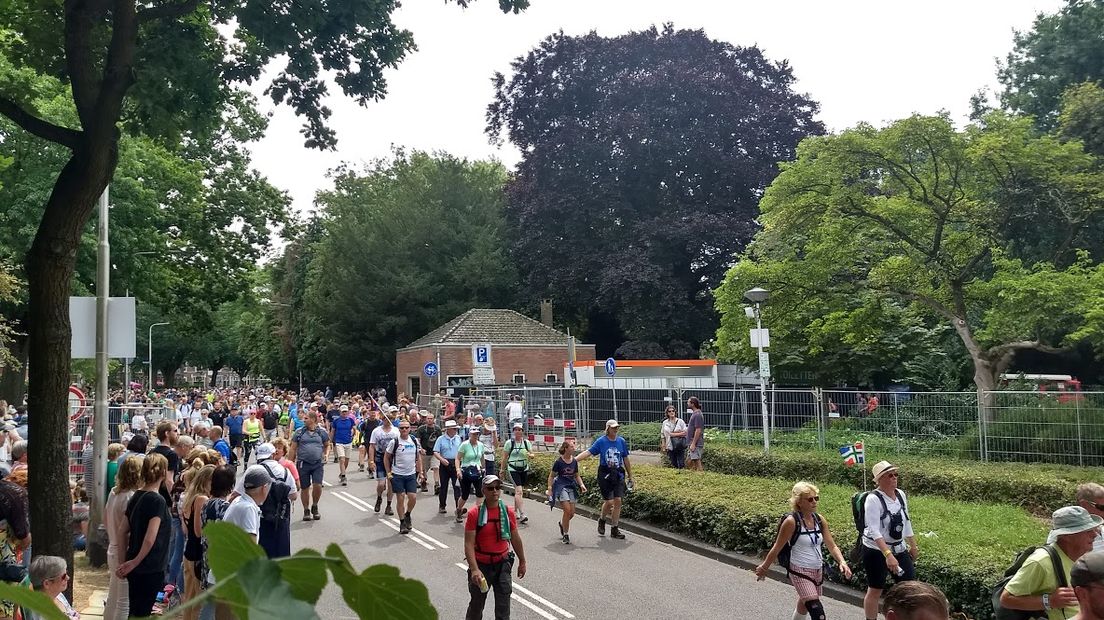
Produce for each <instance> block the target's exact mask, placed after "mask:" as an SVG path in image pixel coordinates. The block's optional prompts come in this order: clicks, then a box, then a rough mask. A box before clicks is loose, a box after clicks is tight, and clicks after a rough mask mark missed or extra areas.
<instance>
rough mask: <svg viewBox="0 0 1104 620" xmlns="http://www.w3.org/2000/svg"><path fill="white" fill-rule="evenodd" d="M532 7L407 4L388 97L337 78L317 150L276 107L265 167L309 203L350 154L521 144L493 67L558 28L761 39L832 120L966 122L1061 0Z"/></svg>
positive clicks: (556, 2) (467, 150)
mask: <svg viewBox="0 0 1104 620" xmlns="http://www.w3.org/2000/svg"><path fill="white" fill-rule="evenodd" d="M532 4H533V6H532V7H531V8H530V9H529V10H528V11H526V12H524V13H522V14H520V15H512V14H511V15H503V14H502V13H501V12H500V11H499V10H498V2H496V1H495V0H479V1H478V2H476V3H475V4H474V5H473V6H472V8H469V9H467V10H464V9H460V8H459V7H457V6H456V5H455V4H447V5H446V4H444V3H443V1H442V0H407V2H406V3H405V6H404V7H403V8H401V9H400V10H399V11H397V12H396V13H395V16H394V19H395V21H396V23H397V24H398V25H400V26H402V27H404V28H407V29H409V30H411V31H412V32H413V33H414V37H415V40H416V41H417V44H418V48H419V49H418V51H417V52H414V53H413V54H411V55H410V56H408V57H407V59H406V61H404V62H403V63H402V64H401V65H400V66H399V68H398V69H397V70H394V71H390V72H389V73H388V75H387V80H388V95H387V98H386V99H385V100H384V101H382V102H379V103H374V104H370V105H369V106H368V107H361V106H358V105H357V104H355V103H354V102H353V101H352V100H350V99H347V98H345V97H344V96H342V95H340V94H338V93H339V89H337V88H336V87H332V86H331V92H332V95H331V97H330V100H329V102H328V105H329V106H330V108H331V109H332V110H333V116H332V117H331V125H332V126H333V127H334V128H335V129H336V130H337V135H338V139H339V143H338V147H337V150H336V151H327V152H319V151H314V150H310V149H305V148H303V146H302V143H303V140H302V136H301V135H300V133H299V128H300V125H301V123H300V121H299V120H298V119H297V118H296V117H295V115H294V114H293V113H292V112H291V111H290V110H289V109H288V108H286V107H280V108H273V106H272V105H271V103H270V102H269V103H265V102H264V99H262V104H263V105H264V106H265V107H266V109H268V110H271V111H272V112H273V116H272V121H271V124H270V126H269V129H268V135H267V137H266V138H265V139H264V140H263V141H261V142H259V143H258V144H256V145H254V146H253V149H252V150H253V155H254V164H255V166H256V167H257V169H258V170H260V171H261V173H263V174H265V175H266V176H267V177H268V179H269V180H270V181H271V182H272V183H274V184H275V185H276V186H277V187H280V188H282V189H285V190H287V191H288V192H290V193H291V196H292V197H293V199H294V201H295V202H294V206H295V209H296V210H299V211H307V210H310V209H312V208H313V202H314V195H315V192H317V191H319V190H322V189H328V188H329V187H331V184H330V182H329V180H328V179H327V178H326V172H327V171H328V170H329V169H331V168H333V167H334V166H336V165H338V164H340V163H342V162H351V163H354V164H356V163H360V162H366V161H370V160H372V159H375V158H378V157H385V156H387V155H388V154H389V153H390V151H391V147H392V145H399V146H405V147H408V148H411V149H421V150H427V151H435V150H436V151H446V152H448V153H451V154H453V155H457V156H462V157H467V158H471V159H478V158H491V157H493V158H497V159H499V160H501V161H502V162H504V163H505V164H506V165H507V166H513V165H514V164H515V163H516V162H517V159H518V153H517V151H516V150H514V149H513V147H511V146H509V145H505V146H503V147H502V148H497V147H494V146H492V145H490V144H489V143H488V141H487V137H486V135H485V134H484V133H483V128H484V112H485V110H486V106H487V104H488V103H489V102H490V99H491V97H492V95H493V90H492V88H491V81H490V80H491V76H492V75H493V74H494V72H496V71H502V72H504V73H506V72H508V71H509V68H510V62H511V61H512V60H513V59H514V58H516V57H517V56H520V55H522V54H525V53H526V52H527V51H529V50H530V49H531V48H532V47H533V46H534V45H535V44H536V43H537V42H539V41H540V40H541V39H542V38H544V37H546V36H547V35H549V34H551V33H553V32H555V31H557V30H560V29H562V30H563V31H564V32H565V33H567V34H570V35H575V34H583V33H586V32H589V31H591V30H597V31H598V33H599V34H601V35H606V36H614V35H618V34H621V33H624V32H628V31H630V30H641V29H644V28H648V27H649V26H651V25H653V24H655V25H657V26H659V25H661V24H663V23H664V22H673V23H674V25H675V27H676V28H690V29H696V28H704V29H705V32H706V34H707V35H708V36H709V37H711V38H714V39H720V40H723V41H727V42H729V43H732V44H734V45H753V44H756V45H759V47H760V48H762V49H763V51H764V53H765V54H766V56H767V57H768V58H770V59H773V60H782V59H786V60H789V62H790V65H791V67H792V68H793V71H794V74H795V75H796V76H797V79H798V81H797V86H796V88H797V90H798V91H801V92H805V93H808V94H809V95H810V96H811V97H812V98H813V99H814V100H816V101H818V102H820V105H821V111H820V120H821V121H823V122H824V123H825V124H826V125H827V126H828V128H829V130H839V129H844V128H847V127H849V126H852V125H854V124H855V123H857V122H859V121H867V122H870V123H873V124H876V125H879V124H883V123H884V122H886V121H890V120H893V119H897V118H901V117H905V116H908V115H910V114H912V113H914V112H918V113H923V114H929V113H934V112H937V111H939V110H941V109H945V110H948V111H950V112H951V114H952V115H954V116H955V118H956V119H959V120H964V119H965V116H966V114H967V112H968V101H969V98H970V95H972V94H973V93H974V92H976V91H977V90H978V89H979V88H981V87H983V86H989V87H991V88H995V87H996V78H995V75H996V66H995V61H996V59H997V58H998V57H1000V58H1003V57H1004V56H1005V54H1007V53H1008V51H1009V50H1010V49H1011V48H1012V32H1013V30H1014V29H1019V30H1027V29H1030V27H1031V24H1032V21H1033V20H1034V18H1035V15H1036V14H1038V13H1039V12H1046V13H1053V12H1055V11H1056V10H1057V9H1058V8H1059V7H1060V6H1061V5H1062V4H1063V2H1061V0H928V1H927V2H904V1H901V0H877V1H875V0H864V1H858V0H854V1H848V0H835V1H832V2H826V1H823V0H821V1H819V2H815V1H812V0H773V1H771V2H766V1H758V2H749V1H745V0H532Z"/></svg>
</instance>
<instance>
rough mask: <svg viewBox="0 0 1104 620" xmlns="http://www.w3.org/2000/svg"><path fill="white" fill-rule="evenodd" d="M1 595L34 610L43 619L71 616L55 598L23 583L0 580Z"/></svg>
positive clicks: (49, 619) (58, 618) (6, 599)
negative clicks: (59, 605) (62, 609)
mask: <svg viewBox="0 0 1104 620" xmlns="http://www.w3.org/2000/svg"><path fill="white" fill-rule="evenodd" d="M0 597H3V600H5V601H11V602H13V603H15V604H16V605H19V606H22V607H23V608H24V609H28V610H30V611H32V612H34V614H35V617H36V618H42V620H68V618H69V617H68V616H66V615H65V614H64V613H63V612H62V611H61V609H60V608H58V606H57V603H55V602H54V600H53V599H51V598H50V597H48V596H46V595H45V594H44V593H42V592H36V591H34V590H31V589H30V588H28V587H26V586H23V585H21V584H16V583H8V582H6V581H0Z"/></svg>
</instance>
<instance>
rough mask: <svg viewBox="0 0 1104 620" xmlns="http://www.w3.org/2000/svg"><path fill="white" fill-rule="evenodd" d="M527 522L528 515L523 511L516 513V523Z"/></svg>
mask: <svg viewBox="0 0 1104 620" xmlns="http://www.w3.org/2000/svg"><path fill="white" fill-rule="evenodd" d="M528 522H529V515H527V514H525V513H524V512H523V513H521V514H519V515H518V523H528Z"/></svg>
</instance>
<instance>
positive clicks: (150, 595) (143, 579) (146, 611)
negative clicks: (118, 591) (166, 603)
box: [127, 572, 165, 618]
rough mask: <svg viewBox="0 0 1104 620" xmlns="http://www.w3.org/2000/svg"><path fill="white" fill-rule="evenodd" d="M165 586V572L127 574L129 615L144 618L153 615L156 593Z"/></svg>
mask: <svg viewBox="0 0 1104 620" xmlns="http://www.w3.org/2000/svg"><path fill="white" fill-rule="evenodd" d="M164 587H165V573H164V572H155V573H130V574H129V575H127V593H128V594H130V617H131V618H145V617H147V616H151V615H153V604H154V603H155V602H156V601H157V593H158V592H160V591H161V590H162V589H163V588H164Z"/></svg>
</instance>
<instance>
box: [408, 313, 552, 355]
mask: <svg viewBox="0 0 1104 620" xmlns="http://www.w3.org/2000/svg"><path fill="white" fill-rule="evenodd" d="M477 343H489V344H534V345H566V344H567V334H565V333H563V332H561V331H560V330H558V329H553V328H551V327H548V326H547V325H545V324H544V323H541V322H540V321H536V320H533V319H531V318H529V317H527V316H525V315H523V314H520V313H517V312H514V311H513V310H499V309H493V308H472V309H471V310H468V311H467V312H465V313H464V314H461V315H460V316H458V317H456V318H455V319H453V320H451V321H449V322H448V323H445V324H444V325H442V326H440V327H438V328H437V329H435V330H433V331H431V332H429V333H428V334H426V335H424V336H422V337H421V338H419V339H417V340H415V341H414V342H411V343H410V344H408V345H406V347H405V348H408V349H409V348H414V347H422V346H426V345H432V344H477Z"/></svg>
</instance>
